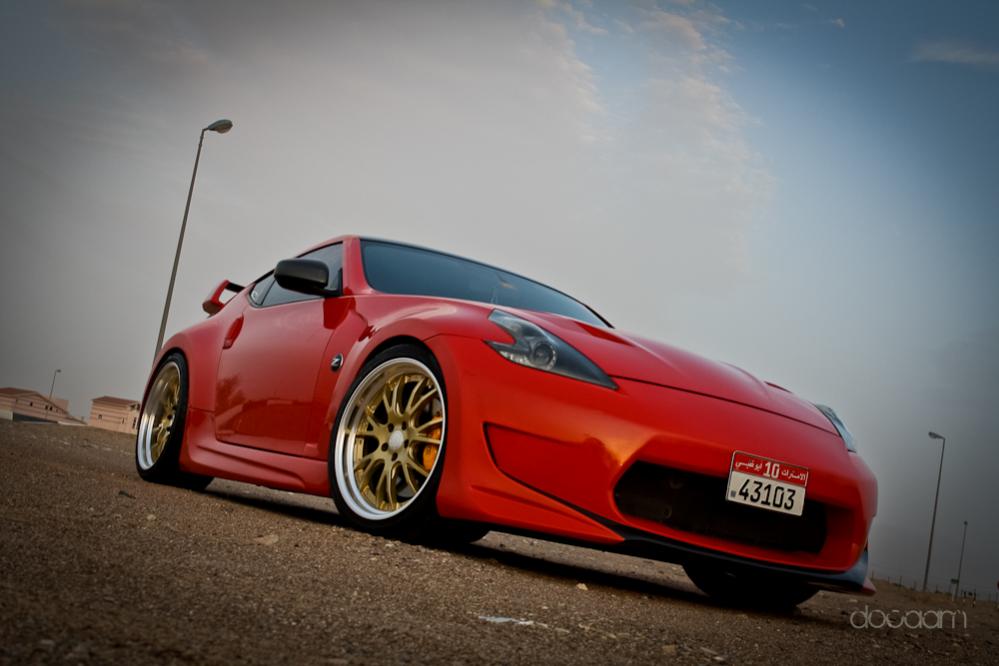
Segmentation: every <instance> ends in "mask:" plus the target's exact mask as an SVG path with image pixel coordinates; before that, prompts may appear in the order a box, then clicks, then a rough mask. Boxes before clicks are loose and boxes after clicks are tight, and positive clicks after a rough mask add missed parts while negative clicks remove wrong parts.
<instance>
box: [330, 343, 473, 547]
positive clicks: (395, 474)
mask: <svg viewBox="0 0 999 666" xmlns="http://www.w3.org/2000/svg"><path fill="white" fill-rule="evenodd" d="M447 423H448V421H447V393H446V391H445V387H444V380H443V375H442V373H441V370H440V366H438V364H437V361H436V359H435V358H434V357H433V355H432V354H430V352H429V351H427V350H426V349H424V348H423V347H419V346H416V345H411V344H402V345H398V346H395V347H391V348H389V349H386V350H385V351H382V352H380V353H378V354H377V355H375V356H374V357H373V358H372V359H370V360H369V361H368V362H367V363H365V365H364V367H363V368H361V371H360V372H359V373H358V376H357V378H356V379H355V380H354V382H353V384H352V385H351V387H350V389H349V390H348V391H347V398H346V400H345V401H344V403H343V404H342V405H341V407H340V410H339V413H338V414H337V420H336V424H335V426H334V429H333V437H332V441H331V443H330V456H329V467H330V488H331V491H332V495H333V500H334V502H335V503H336V506H337V510H338V511H339V512H340V515H341V517H343V519H344V520H345V521H346V522H348V523H350V524H351V525H353V526H355V527H358V528H360V529H363V530H365V531H368V532H372V533H375V534H381V535H384V536H401V537H404V538H410V539H418V540H435V539H434V535H435V534H440V533H441V528H442V526H443V525H446V524H447V523H445V522H444V521H442V520H441V519H440V518H439V517H438V515H437V510H436V495H437V487H438V485H439V484H440V477H441V473H442V470H443V466H444V465H443V462H444V455H445V451H446V442H447ZM482 533H484V531H482ZM476 534H478V535H479V536H481V534H479V532H473V531H470V532H469V535H468V536H469V538H466V539H464V540H465V541H469V540H474V537H475V535H476Z"/></svg>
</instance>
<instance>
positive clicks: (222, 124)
mask: <svg viewBox="0 0 999 666" xmlns="http://www.w3.org/2000/svg"><path fill="white" fill-rule="evenodd" d="M205 129H206V130H208V131H210V132H218V133H219V134H225V133H226V132H228V131H229V130H231V129H232V121H231V120H229V119H228V118H223V119H222V120H216V121H215V122H214V123H212V124H211V125H209V126H208V127H206V128H205Z"/></svg>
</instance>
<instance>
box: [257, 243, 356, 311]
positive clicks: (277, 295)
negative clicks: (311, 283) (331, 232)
mask: <svg viewBox="0 0 999 666" xmlns="http://www.w3.org/2000/svg"><path fill="white" fill-rule="evenodd" d="M301 258H302V259H316V260H318V261H322V262H325V263H326V266H327V267H328V268H329V272H330V279H329V283H328V284H327V286H328V287H329V288H330V289H338V288H339V287H340V279H341V275H342V268H343V245H342V244H340V243H336V244H334V245H327V246H326V247H321V248H319V249H318V250H313V251H312V252H309V253H308V254H303V255H302V257H301ZM265 282H268V283H269V285H265V284H264V283H265ZM257 289H261V290H263V289H266V292H265V293H263V294H262V298H263V300H262V301H261V302H260V305H261V306H262V307H270V306H272V305H282V304H284V303H297V302H299V301H308V300H313V299H316V298H319V297H318V296H312V295H309V294H301V293H299V292H297V291H290V290H288V289H285V288H284V287H282V286H281V285H279V284H278V283H277V282H274V277H273V276H272V275H271V276H268V277H267V278H265V279H264V280H261V281H260V282H259V283H257V286H256V287H254V291H257ZM250 297H251V298H252V297H253V294H252V293H251V294H250ZM254 302H256V301H254Z"/></svg>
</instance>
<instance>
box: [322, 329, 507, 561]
mask: <svg viewBox="0 0 999 666" xmlns="http://www.w3.org/2000/svg"><path fill="white" fill-rule="evenodd" d="M412 362H416V363H418V364H419V365H420V366H422V368H425V369H426V370H429V372H430V373H431V374H432V375H433V380H434V382H436V386H437V388H438V389H439V398H440V401H441V403H442V415H443V424H442V439H441V444H440V446H439V449H438V452H437V454H436V456H435V463H434V464H433V466H432V468H431V470H430V472H429V476H427V477H426V479H425V481H424V482H423V484H422V485H421V486H420V487H419V489H418V491H417V492H416V494H415V496H413V497H412V498H410V499H409V500H407V503H406V504H405V505H404V506H402V507H401V508H398V509H394V513H392V512H391V511H386V512H385V513H386V514H389V515H385V516H382V517H377V518H373V517H372V515H374V514H377V513H378V509H377V508H374V507H372V506H371V505H370V504H369V505H367V506H366V505H365V504H364V501H365V500H364V497H363V496H362V494H361V493H359V491H358V488H357V487H355V486H352V485H351V484H352V483H353V482H352V481H351V480H350V479H349V478H348V477H347V476H346V475H347V474H348V472H347V465H348V462H343V460H342V459H343V457H346V455H347V454H346V447H347V446H349V444H348V443H347V440H349V439H351V437H352V436H351V435H350V434H349V433H348V432H347V429H349V428H350V427H351V426H350V423H347V424H346V425H345V424H344V420H345V419H350V418H353V414H354V410H357V409H359V408H360V407H358V405H359V404H361V401H363V396H362V395H361V394H362V393H364V391H367V390H373V388H374V387H375V386H376V385H377V382H378V381H379V376H380V375H379V373H381V372H387V371H386V370H385V368H387V367H388V368H391V367H393V366H395V365H398V366H400V367H403V366H405V365H406V364H407V363H412ZM424 374H425V373H424ZM369 377H370V379H369ZM366 380H367V381H366ZM415 390H416V389H415V388H414V389H413V391H414V392H415ZM348 409H349V410H350V411H351V414H350V415H348V413H347V412H348ZM341 426H343V428H344V432H343V433H341ZM340 437H342V438H343V439H344V442H343V444H342V445H341V447H340V449H339V452H338V446H337V442H338V438H340ZM353 439H357V438H356V436H355V437H353ZM404 446H405V447H406V451H407V453H408V451H409V446H410V444H409V442H408V441H407V442H406V444H405V445H404ZM383 450H384V449H383ZM447 451H448V431H447V390H446V387H445V385H444V375H443V373H442V372H441V369H440V365H439V364H438V363H437V360H436V359H435V358H434V356H433V354H431V353H430V352H429V351H428V350H427V349H426V348H424V347H421V346H418V345H415V344H400V345H396V346H393V347H389V348H387V349H385V350H383V351H381V352H379V353H378V354H376V355H375V356H373V357H372V358H371V359H369V360H368V361H367V363H365V364H364V366H363V367H362V368H361V370H360V371H359V372H358V373H357V376H356V377H355V378H354V381H353V382H352V383H351V385H350V388H349V389H348V391H347V393H346V394H345V397H344V401H343V403H342V404H341V405H340V407H339V409H338V410H337V417H336V420H335V422H334V424H333V431H332V433H331V436H330V446H329V457H328V470H329V480H330V494H331V495H332V497H333V501H334V503H335V504H336V507H337V511H338V512H339V514H340V516H341V518H342V519H343V520H344V522H346V523H347V524H349V525H351V526H352V527H355V528H357V529H360V530H363V531H365V532H369V533H371V534H377V535H380V536H385V537H391V538H401V539H406V540H409V541H418V542H423V543H427V542H434V543H470V542H471V541H475V540H477V539H480V538H482V536H484V535H485V534H486V532H487V531H488V530H487V529H485V528H483V527H480V526H478V525H475V524H469V523H457V522H452V521H447V520H444V519H442V518H441V517H440V516H439V515H438V513H437V502H436V499H437V489H438V487H439V486H440V479H441V476H442V474H443V470H444V463H445V459H446V457H447ZM400 455H401V454H400ZM338 457H341V463H340V464H341V468H340V469H341V472H339V473H338V471H337V458H338ZM386 464H392V463H386ZM382 469H383V472H382V473H384V467H383V468H382ZM352 470H353V466H352V465H351V471H350V472H349V473H350V474H351V475H353V471H352ZM341 475H342V476H341ZM391 478H392V473H390V474H389V481H388V482H390V483H391V482H392V481H391ZM343 486H345V487H343ZM366 509H367V511H368V513H367V515H362V511H365V510H366Z"/></svg>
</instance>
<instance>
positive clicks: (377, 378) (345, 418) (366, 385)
mask: <svg viewBox="0 0 999 666" xmlns="http://www.w3.org/2000/svg"><path fill="white" fill-rule="evenodd" d="M414 374H419V375H422V376H423V378H424V379H425V380H426V379H429V380H430V381H432V382H433V384H434V393H435V394H436V395H435V398H434V399H435V400H436V401H437V402H439V404H440V419H441V420H440V424H439V425H440V438H439V442H440V443H439V445H438V449H437V452H436V455H435V456H434V460H433V463H432V465H431V466H430V469H429V470H428V471H426V476H425V478H424V480H423V482H422V483H421V484H420V485H419V487H418V488H417V490H416V492H415V493H414V494H413V495H412V496H411V497H408V498H406V499H405V500H404V501H401V502H398V506H397V507H396V508H395V509H391V510H386V509H382V508H379V507H377V506H374V505H372V503H371V501H370V500H369V498H368V495H367V494H366V493H364V492H363V490H362V488H361V487H360V486H359V485H358V481H357V478H356V476H355V473H354V469H355V458H356V457H357V456H356V449H357V439H358V434H357V433H358V426H359V425H361V424H362V421H364V420H366V407H367V406H369V405H370V404H371V401H372V400H373V399H374V400H375V403H376V404H377V400H379V399H380V398H379V397H376V396H381V395H382V393H383V391H384V390H385V387H386V386H387V385H388V384H389V382H391V381H392V380H393V379H397V378H399V377H403V376H406V375H414ZM421 402H425V401H421ZM446 410H447V406H446V405H445V401H444V393H443V391H442V390H441V382H440V381H439V380H438V379H437V376H436V375H435V374H434V372H433V371H432V370H431V369H430V368H429V367H427V366H426V365H425V364H424V363H422V362H420V361H418V360H416V359H414V358H411V357H399V358H393V359H389V360H387V361H385V362H384V363H381V364H379V365H378V366H377V367H375V368H374V369H372V370H371V372H369V373H368V374H367V375H366V376H365V377H364V379H363V380H362V381H361V383H360V384H358V385H357V387H356V388H355V389H354V391H353V392H352V393H351V395H350V397H349V398H348V400H347V403H346V406H345V407H344V410H343V414H342V416H341V417H340V425H339V427H338V428H337V432H336V439H335V445H334V452H333V456H334V471H335V474H336V479H335V481H336V483H337V486H338V488H339V489H340V495H341V496H342V498H343V501H344V502H345V503H346V504H347V506H348V507H349V508H350V510H351V511H352V512H354V513H355V514H356V515H358V516H360V517H361V518H365V519H367V520H372V521H379V520H386V519H388V518H392V517H393V516H397V515H399V514H400V513H402V512H403V511H405V510H406V508H407V507H409V506H410V505H411V504H412V503H413V502H414V501H415V500H416V499H417V498H418V497H419V496H420V494H421V493H422V492H423V491H424V489H425V488H426V487H427V485H428V481H429V480H430V479H431V478H433V475H434V472H435V470H436V469H437V466H438V465H439V464H440V461H441V458H442V457H443V450H444V443H445V441H446V437H447V411H446ZM426 425H427V424H424V426H426ZM424 426H421V427H424ZM397 439H398V436H396V438H395V440H397ZM393 441H394V440H393ZM385 443H386V444H388V440H386V442H385ZM407 446H408V444H407ZM403 448H405V447H403ZM397 450H398V449H395V448H394V447H393V448H392V449H391V450H390V449H388V447H386V452H387V453H388V454H389V455H391V454H392V453H393V452H396V451H397ZM400 466H401V465H400Z"/></svg>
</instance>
